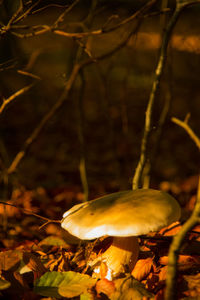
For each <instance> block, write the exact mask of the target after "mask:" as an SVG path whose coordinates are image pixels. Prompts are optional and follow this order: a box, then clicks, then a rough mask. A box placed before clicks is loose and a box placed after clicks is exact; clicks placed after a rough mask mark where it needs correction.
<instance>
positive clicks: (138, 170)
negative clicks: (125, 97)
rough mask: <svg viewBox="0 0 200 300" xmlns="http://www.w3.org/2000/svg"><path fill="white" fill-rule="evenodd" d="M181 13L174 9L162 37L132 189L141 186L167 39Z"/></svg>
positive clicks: (165, 55)
mask: <svg viewBox="0 0 200 300" xmlns="http://www.w3.org/2000/svg"><path fill="white" fill-rule="evenodd" d="M181 11H182V7H176V9H175V11H174V14H173V15H172V17H171V19H170V21H169V23H168V25H167V27H166V31H165V33H164V36H163V40H162V44H161V49H160V56H159V59H158V64H157V67H156V71H155V79H154V82H153V85H152V90H151V93H150V97H149V102H148V105H147V109H146V113H145V114H146V117H145V126H144V134H143V138H142V144H141V151H140V159H139V162H138V164H137V167H136V170H135V174H134V177H133V181H132V189H138V188H139V187H140V185H141V177H142V172H143V169H144V166H145V162H146V155H147V143H148V139H149V134H150V130H151V119H152V111H153V106H154V102H155V98H156V93H157V91H158V88H159V85H160V80H161V75H162V73H163V70H164V66H165V62H166V58H167V47H168V43H169V39H170V37H171V34H172V30H173V28H174V26H175V25H176V22H177V20H178V18H179V16H180V13H181Z"/></svg>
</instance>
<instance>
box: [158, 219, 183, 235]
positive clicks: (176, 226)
mask: <svg viewBox="0 0 200 300" xmlns="http://www.w3.org/2000/svg"><path fill="white" fill-rule="evenodd" d="M181 227H182V226H181V224H180V222H174V223H172V224H170V225H169V226H167V227H164V228H162V229H161V230H160V231H159V233H160V234H161V235H164V236H173V235H175V234H177V233H178V232H179V231H180V229H181Z"/></svg>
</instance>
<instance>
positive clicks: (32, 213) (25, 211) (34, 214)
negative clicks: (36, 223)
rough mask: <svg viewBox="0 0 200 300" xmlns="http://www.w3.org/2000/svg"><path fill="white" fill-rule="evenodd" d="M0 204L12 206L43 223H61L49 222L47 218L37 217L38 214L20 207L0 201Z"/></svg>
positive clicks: (56, 221) (57, 221) (58, 221)
mask: <svg viewBox="0 0 200 300" xmlns="http://www.w3.org/2000/svg"><path fill="white" fill-rule="evenodd" d="M0 204H3V205H8V206H12V207H16V208H18V209H20V210H22V211H23V212H24V213H25V214H29V215H32V216H34V217H37V218H39V219H42V220H44V221H47V222H48V223H61V221H60V220H51V219H49V218H46V217H43V216H41V215H38V214H36V213H34V212H33V211H31V210H29V209H25V208H23V207H20V206H18V205H15V204H11V203H7V202H4V201H0Z"/></svg>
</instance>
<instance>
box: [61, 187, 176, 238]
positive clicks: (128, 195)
mask: <svg viewBox="0 0 200 300" xmlns="http://www.w3.org/2000/svg"><path fill="white" fill-rule="evenodd" d="M180 213H181V211H180V206H179V204H178V203H177V201H176V200H175V199H174V198H173V197H172V196H170V195H169V194H167V193H165V192H161V191H157V190H153V189H138V190H134V191H123V192H118V193H113V194H109V195H106V196H104V197H101V198H97V199H95V200H92V201H89V202H85V203H82V204H78V205H75V206H73V207H72V208H71V209H70V210H68V211H66V212H65V213H64V215H63V219H62V221H61V226H62V227H63V228H64V229H65V230H67V231H68V232H69V233H71V234H72V235H74V236H76V237H78V238H80V239H85V240H87V239H95V238H98V237H101V236H103V235H109V236H119V237H120V236H121V237H125V236H137V235H142V234H147V233H149V232H150V231H157V230H159V229H161V228H163V227H165V226H167V225H169V224H171V223H173V222H175V221H177V220H178V219H179V218H180Z"/></svg>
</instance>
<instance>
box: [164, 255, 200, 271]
mask: <svg viewBox="0 0 200 300" xmlns="http://www.w3.org/2000/svg"><path fill="white" fill-rule="evenodd" d="M159 263H160V264H161V265H167V264H168V256H162V257H160V259H159ZM197 263H200V261H199V259H198V258H196V257H194V256H190V255H179V257H178V266H179V267H184V268H190V267H192V266H193V265H195V264H197Z"/></svg>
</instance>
